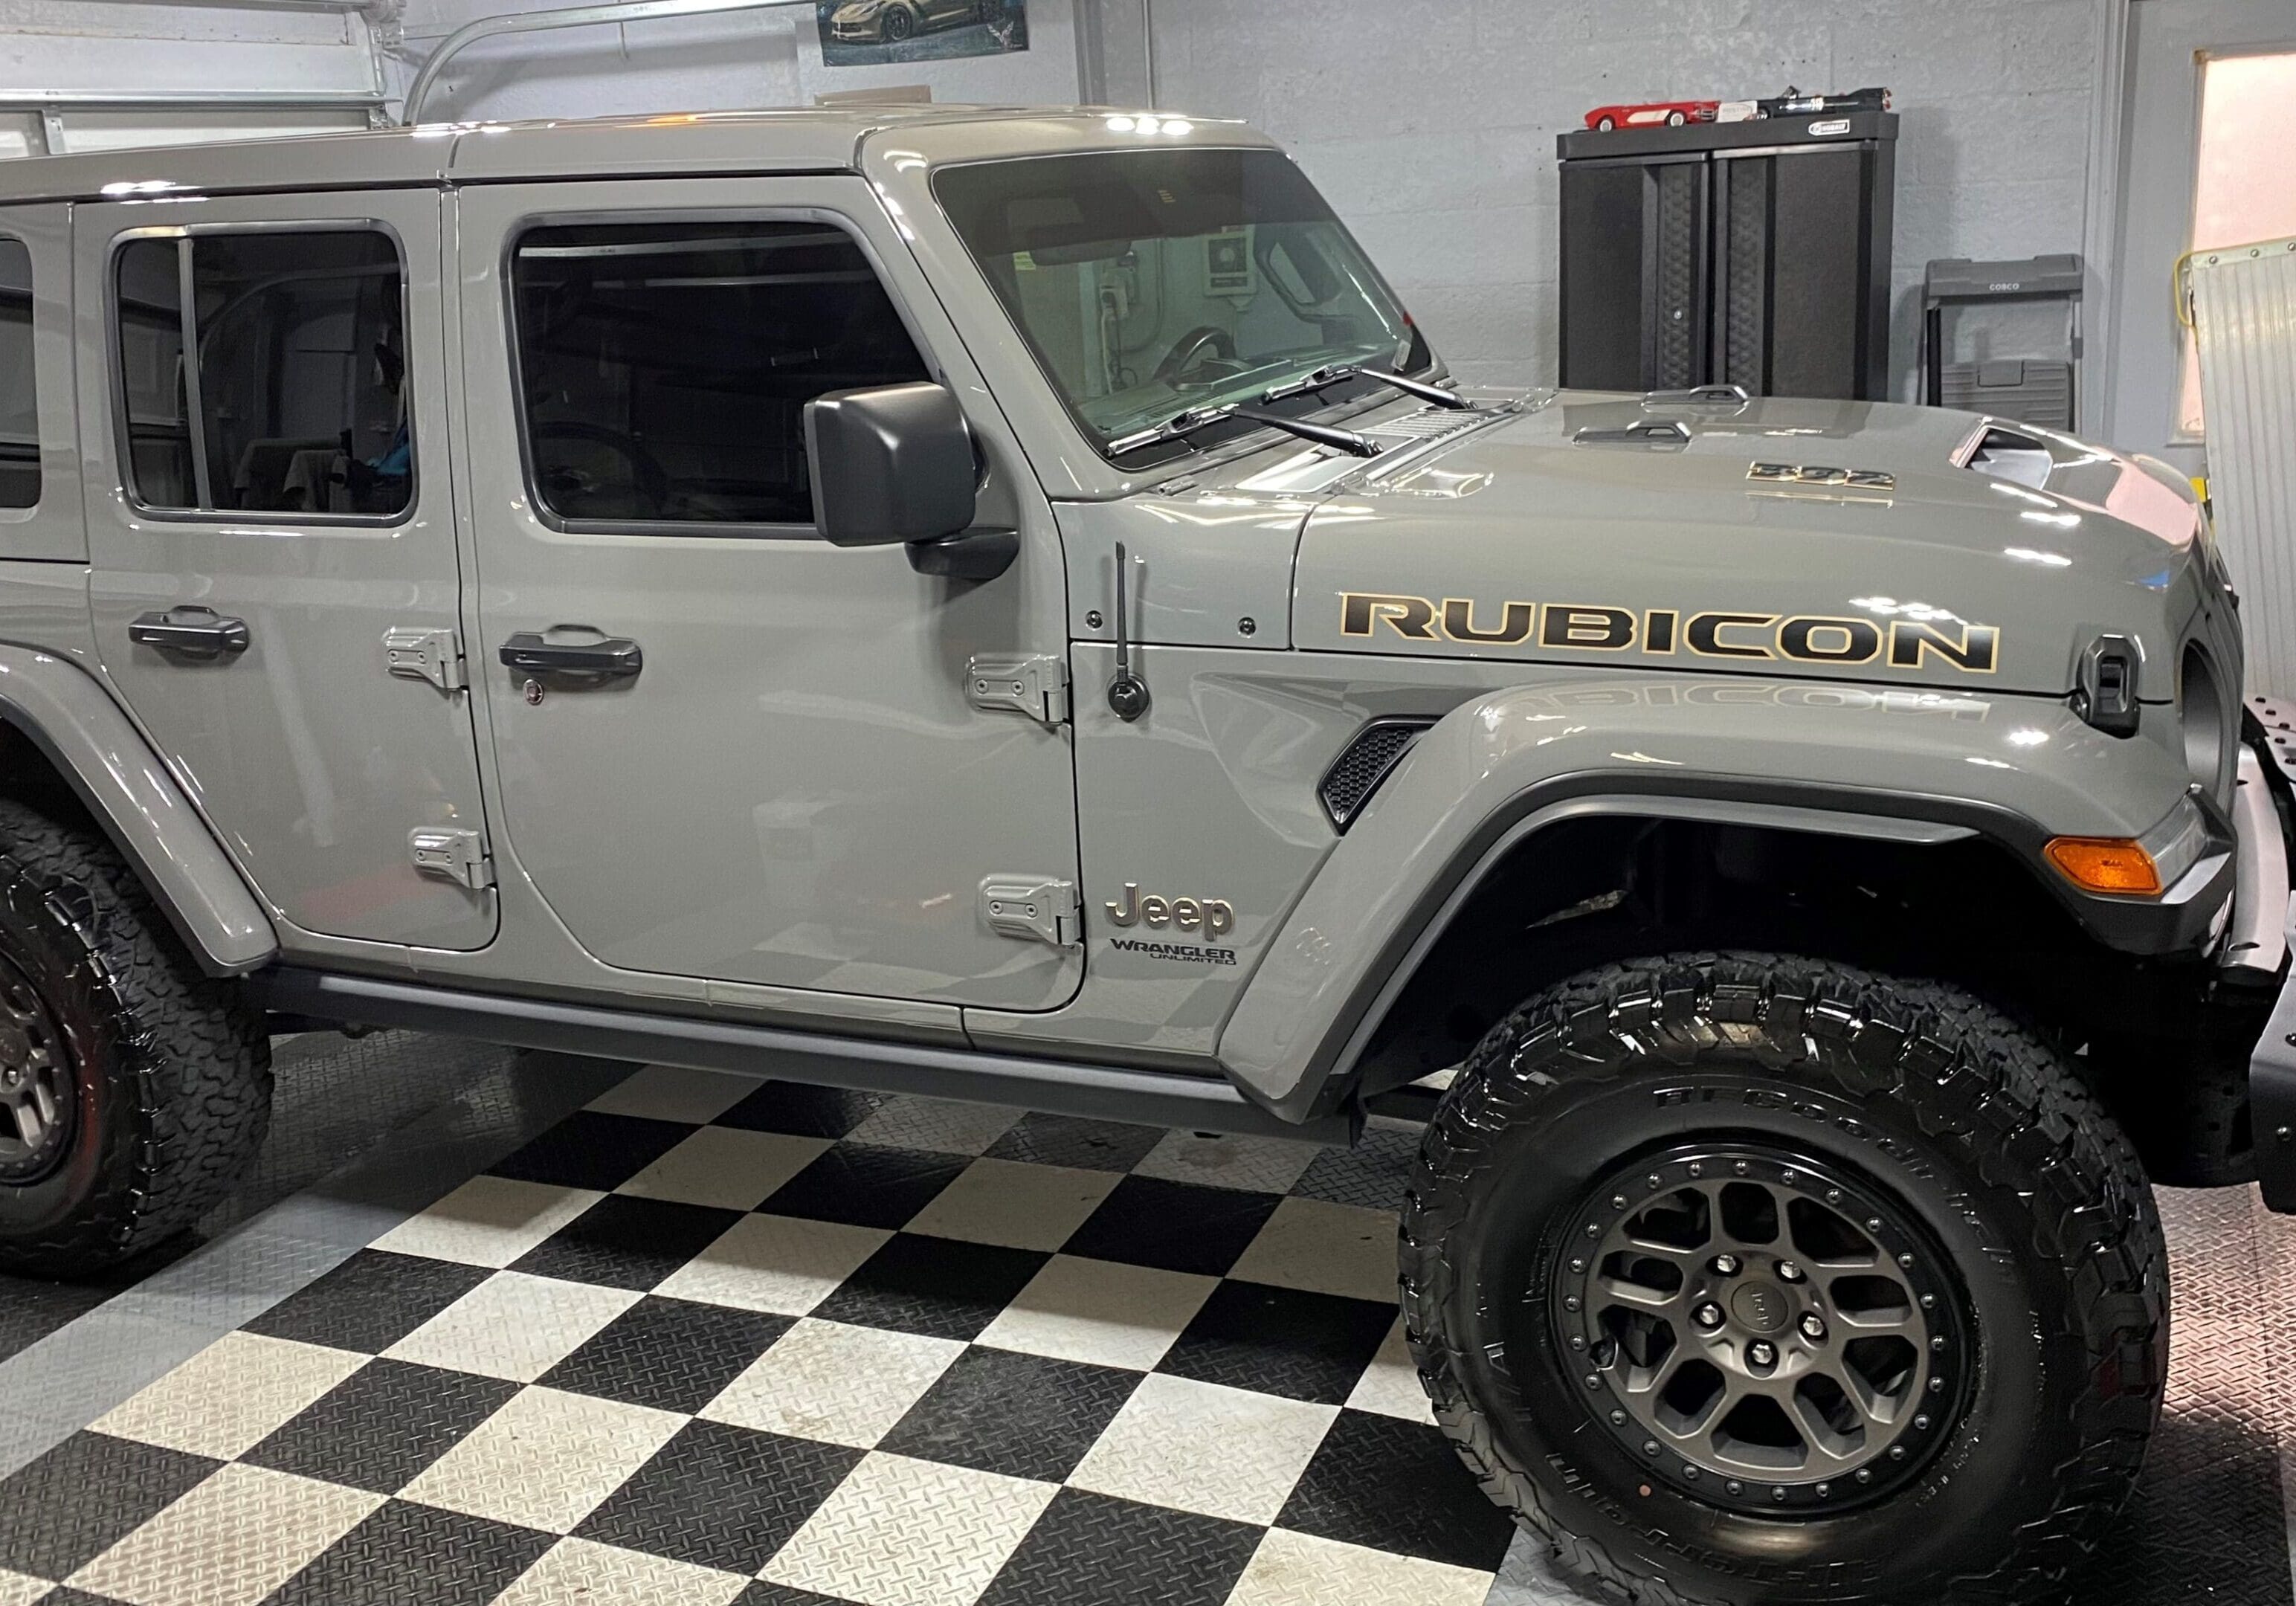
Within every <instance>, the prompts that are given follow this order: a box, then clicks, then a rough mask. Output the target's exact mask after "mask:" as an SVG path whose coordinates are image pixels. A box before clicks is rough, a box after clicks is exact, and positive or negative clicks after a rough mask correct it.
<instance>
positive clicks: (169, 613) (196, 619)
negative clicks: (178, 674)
mask: <svg viewBox="0 0 2296 1606" xmlns="http://www.w3.org/2000/svg"><path fill="white" fill-rule="evenodd" d="M127 639H128V640H129V641H131V642H137V643H142V644H143V645H144V646H146V647H157V648H159V649H160V651H162V652H172V653H174V654H176V656H177V657H179V658H193V659H201V660H208V659H217V658H221V657H222V656H223V655H224V654H225V653H226V652H232V653H238V652H244V651H247V648H248V643H250V641H252V640H253V639H254V638H253V637H252V636H250V635H248V633H247V621H246V620H245V619H225V617H224V616H223V615H221V614H219V613H217V611H216V610H214V609H212V608H202V607H200V606H199V605H198V604H196V603H186V604H184V605H183V606H180V607H176V608H170V609H168V610H166V611H164V612H156V613H143V614H138V615H137V616H136V617H135V619H134V620H132V621H131V622H130V623H129V624H128V627H127Z"/></svg>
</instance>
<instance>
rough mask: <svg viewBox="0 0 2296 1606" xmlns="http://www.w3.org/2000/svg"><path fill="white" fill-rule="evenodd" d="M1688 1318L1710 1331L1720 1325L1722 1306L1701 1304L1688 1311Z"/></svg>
mask: <svg viewBox="0 0 2296 1606" xmlns="http://www.w3.org/2000/svg"><path fill="white" fill-rule="evenodd" d="M1690 1319H1691V1320H1692V1321H1693V1322H1695V1323H1698V1324H1699V1325H1700V1326H1701V1327H1703V1328H1705V1329H1706V1330H1707V1331H1709V1332H1712V1331H1713V1330H1714V1329H1715V1328H1717V1327H1719V1326H1721V1325H1722V1307H1720V1306H1718V1305H1712V1304H1708V1305H1702V1306H1700V1307H1698V1308H1697V1309H1696V1310H1693V1311H1692V1312H1691V1313H1690Z"/></svg>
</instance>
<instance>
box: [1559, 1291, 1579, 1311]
mask: <svg viewBox="0 0 2296 1606" xmlns="http://www.w3.org/2000/svg"><path fill="white" fill-rule="evenodd" d="M1562 1308H1563V1309H1565V1310H1567V1311H1571V1312H1573V1313H1575V1312H1577V1310H1578V1309H1579V1296H1578V1295H1576V1294H1573V1295H1571V1296H1570V1298H1569V1299H1565V1300H1563V1301H1562Z"/></svg>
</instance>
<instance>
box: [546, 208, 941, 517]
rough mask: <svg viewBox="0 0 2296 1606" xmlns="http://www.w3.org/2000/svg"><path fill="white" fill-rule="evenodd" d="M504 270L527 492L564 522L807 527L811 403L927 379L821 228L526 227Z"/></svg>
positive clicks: (875, 288)
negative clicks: (512, 308)
mask: <svg viewBox="0 0 2296 1606" xmlns="http://www.w3.org/2000/svg"><path fill="white" fill-rule="evenodd" d="M511 277H512V291H513V293H514V295H515V298H516V312H517V325H518V326H517V341H518V365H519V372H518V377H519V382H520V386H521V397H522V401H523V406H524V413H525V425H526V449H527V462H528V464H529V470H530V471H531V473H532V476H533V489H534V496H535V500H536V502H537V504H539V505H540V506H542V507H543V508H545V509H546V510H547V511H548V512H551V513H553V514H555V515H556V516H557V517H559V518H561V519H564V520H608V521H614V520H620V521H628V522H642V523H644V522H676V523H726V524H810V523H811V522H813V488H812V481H811V478H810V476H809V475H808V472H807V466H806V456H805V404H806V403H807V402H808V401H810V400H812V399H813V398H814V397H816V396H819V395H821V394H823V393H824V391H830V390H849V389H862V388H865V387H869V386H875V385H893V384H901V383H905V382H907V381H914V380H922V379H924V378H926V377H927V373H926V370H925V365H924V362H923V359H922V358H921V357H920V356H918V355H917V348H916V346H915V344H914V342H913V341H912V340H910V339H909V334H908V331H907V330H906V328H905V327H904V326H903V324H902V323H901V320H900V316H899V315H898V313H897V312H896V311H895V310H894V307H893V304H892V301H891V299H890V298H889V297H887V295H886V293H885V290H884V286H883V285H881V283H878V280H877V274H876V272H875V270H874V269H873V268H872V267H871V266H870V265H869V259H868V258H866V257H865V256H864V255H863V254H862V252H861V249H860V247H858V246H857V245H856V244H855V243H854V242H853V241H852V239H851V238H850V237H849V236H848V235H847V234H845V233H844V232H843V231H842V230H840V229H837V228H833V227H831V226H829V225H825V224H818V223H676V224H632V225H581V226H564V227H551V228H540V229H535V230H533V231H531V232H529V234H525V235H523V236H522V237H521V239H520V240H519V242H518V245H517V249H516V251H515V254H514V255H513V257H512V274H511Z"/></svg>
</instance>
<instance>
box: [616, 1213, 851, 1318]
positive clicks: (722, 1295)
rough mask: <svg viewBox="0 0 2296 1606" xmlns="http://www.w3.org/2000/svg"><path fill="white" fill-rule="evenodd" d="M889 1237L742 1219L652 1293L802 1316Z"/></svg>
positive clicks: (775, 1219) (785, 1220)
mask: <svg viewBox="0 0 2296 1606" xmlns="http://www.w3.org/2000/svg"><path fill="white" fill-rule="evenodd" d="M891 1236H892V1234H891V1233H887V1232H881V1231H880V1230H879V1229H877V1228H875V1227H854V1226H846V1225H843V1224H842V1223H840V1222H834V1221H800V1220H799V1219H797V1218H796V1217H790V1216H744V1217H742V1219H741V1220H739V1221H737V1222H735V1223H734V1225H732V1226H730V1227H728V1228H726V1233H725V1236H723V1237H721V1238H720V1239H718V1240H717V1242H715V1243H713V1244H711V1245H710V1246H709V1248H708V1249H706V1250H703V1251H702V1252H701V1254H699V1255H697V1256H695V1257H694V1258H693V1259H692V1260H689V1261H687V1262H686V1263H685V1265H684V1266H680V1267H678V1268H677V1270H676V1271H675V1272H672V1273H671V1274H669V1276H668V1279H667V1280H665V1281H664V1282H662V1283H661V1284H660V1286H659V1287H657V1288H656V1289H655V1290H654V1292H656V1293H657V1294H661V1295H664V1296H666V1297H667V1298H669V1299H698V1300H700V1301H701V1303H703V1304H705V1305H730V1306H733V1307H735V1308H736V1309H740V1310H760V1311H768V1312H771V1313H773V1314H775V1315H784V1316H801V1315H805V1314H806V1313H807V1312H808V1311H810V1310H811V1309H812V1308H813V1307H815V1306H816V1305H818V1304H820V1303H821V1302H822V1301H823V1300H824V1299H827V1298H829V1296H830V1295H831V1294H832V1293H834V1292H836V1291H837V1285H838V1284H839V1283H840V1282H844V1281H845V1279H846V1278H847V1277H849V1276H850V1275H852V1274H853V1270H854V1268H855V1267H856V1266H859V1265H860V1264H861V1263H862V1262H863V1261H864V1260H866V1259H867V1258H869V1257H870V1256H872V1255H873V1254H875V1253H876V1252H877V1250H878V1248H879V1247H880V1246H881V1245H882V1244H883V1243H884V1241H886V1240H887V1239H888V1238H890V1237H891Z"/></svg>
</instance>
